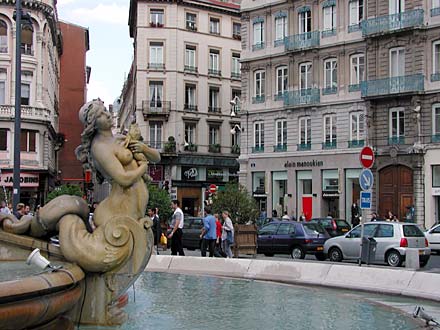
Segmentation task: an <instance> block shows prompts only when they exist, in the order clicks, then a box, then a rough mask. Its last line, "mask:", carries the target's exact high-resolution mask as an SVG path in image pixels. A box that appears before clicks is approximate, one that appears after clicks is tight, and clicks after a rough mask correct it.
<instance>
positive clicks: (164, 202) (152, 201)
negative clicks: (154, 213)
mask: <svg viewBox="0 0 440 330" xmlns="http://www.w3.org/2000/svg"><path fill="white" fill-rule="evenodd" d="M148 191H149V195H150V196H149V199H148V208H152V207H157V208H158V209H159V217H160V219H161V221H168V219H169V218H170V217H171V215H172V213H173V210H172V209H171V198H170V195H169V194H168V192H167V191H166V190H163V189H159V188H158V187H157V186H155V185H153V184H149V185H148Z"/></svg>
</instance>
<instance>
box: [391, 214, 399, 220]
mask: <svg viewBox="0 0 440 330" xmlns="http://www.w3.org/2000/svg"><path fill="white" fill-rule="evenodd" d="M390 221H392V222H399V219H397V215H395V214H393V217H392V218H391V220H390Z"/></svg>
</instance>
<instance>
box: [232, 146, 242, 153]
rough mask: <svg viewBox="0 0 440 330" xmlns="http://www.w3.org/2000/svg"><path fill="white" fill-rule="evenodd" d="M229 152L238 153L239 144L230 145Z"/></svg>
mask: <svg viewBox="0 0 440 330" xmlns="http://www.w3.org/2000/svg"><path fill="white" fill-rule="evenodd" d="M231 153H233V154H239V153H240V146H239V145H238V144H234V145H233V146H232V147H231Z"/></svg>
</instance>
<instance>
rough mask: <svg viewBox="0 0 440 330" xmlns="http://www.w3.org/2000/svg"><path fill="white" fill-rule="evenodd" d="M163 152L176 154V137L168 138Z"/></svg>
mask: <svg viewBox="0 0 440 330" xmlns="http://www.w3.org/2000/svg"><path fill="white" fill-rule="evenodd" d="M163 151H164V152H166V153H170V154H171V153H175V152H176V140H175V139H174V136H169V137H168V141H167V142H166V143H165V145H164V147H163Z"/></svg>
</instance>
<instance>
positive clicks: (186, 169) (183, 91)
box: [119, 0, 241, 215]
mask: <svg viewBox="0 0 440 330" xmlns="http://www.w3.org/2000/svg"><path fill="white" fill-rule="evenodd" d="M129 25H130V34H131V37H132V38H133V39H134V46H135V49H134V53H135V56H134V61H133V66H132V69H131V72H130V74H129V76H128V79H127V81H126V83H125V86H124V91H123V94H122V96H121V108H120V111H119V116H120V120H119V123H120V125H121V130H128V129H129V126H130V124H131V123H132V122H134V121H135V122H136V123H137V124H138V125H139V127H140V128H141V132H142V135H143V136H144V137H145V139H146V142H147V143H148V144H149V145H150V146H151V147H153V148H156V149H159V150H160V151H161V154H162V160H161V162H160V163H159V164H150V176H151V177H152V179H153V182H155V183H158V184H159V185H161V186H163V187H164V188H165V189H168V190H169V191H170V193H171V195H172V197H173V198H177V199H179V200H180V201H181V203H182V206H183V207H182V208H183V210H184V212H185V213H188V214H191V215H197V214H198V213H199V212H200V210H201V208H202V205H203V202H204V200H205V199H206V198H209V196H208V195H207V194H206V193H205V192H206V191H207V189H208V187H209V186H211V185H215V186H216V187H218V188H219V189H221V187H223V186H224V185H225V184H226V183H227V182H230V181H234V180H237V171H238V163H237V160H236V158H237V156H238V152H239V139H240V131H239V129H238V128H239V126H237V127H236V126H235V125H238V124H239V121H237V120H235V119H234V118H232V119H231V117H230V114H231V110H232V109H231V105H230V101H231V100H232V99H234V98H235V96H237V98H235V99H238V98H239V96H240V92H241V75H240V56H241V42H240V32H241V26H240V13H239V5H237V4H234V3H231V2H219V1H179V2H175V1H165V2H164V1H135V0H133V1H131V4H130V18H129ZM235 110H237V109H235ZM232 133H234V134H232Z"/></svg>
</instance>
